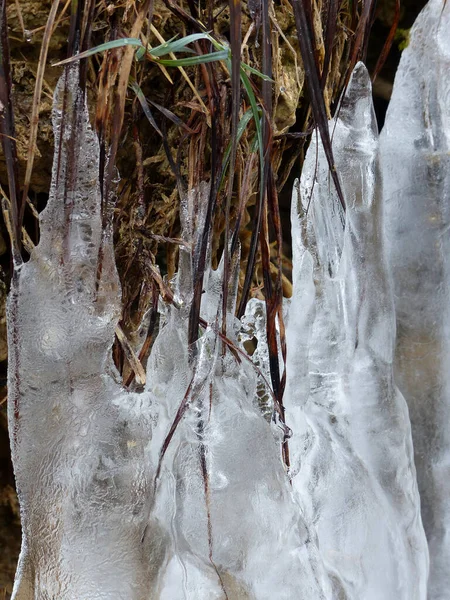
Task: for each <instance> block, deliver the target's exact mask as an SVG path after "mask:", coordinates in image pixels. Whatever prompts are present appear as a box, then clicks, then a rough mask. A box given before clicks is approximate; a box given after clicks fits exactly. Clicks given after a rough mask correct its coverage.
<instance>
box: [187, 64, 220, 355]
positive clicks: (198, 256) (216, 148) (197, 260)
mask: <svg viewBox="0 0 450 600" xmlns="http://www.w3.org/2000/svg"><path fill="white" fill-rule="evenodd" d="M201 67H202V73H203V78H204V81H205V87H206V90H207V93H208V96H209V106H210V111H211V182H210V189H209V198H208V206H207V209H206V216H205V222H204V226H203V229H202V231H201V234H200V236H199V241H198V244H197V245H196V248H194V256H193V290H194V293H193V299H192V305H191V310H190V313H189V330H188V343H189V345H190V346H191V347H192V348H193V344H194V343H195V342H196V341H197V339H198V327H199V318H200V304H201V299H202V292H203V278H204V274H205V268H206V255H207V251H208V244H209V241H210V239H211V232H212V222H213V214H214V210H215V207H216V204H217V190H218V182H219V172H220V160H221V150H220V146H221V144H220V141H221V140H220V139H219V130H218V127H219V124H218V114H219V108H220V95H219V90H218V88H217V83H216V81H215V77H214V74H213V69H212V65H211V64H208V65H201Z"/></svg>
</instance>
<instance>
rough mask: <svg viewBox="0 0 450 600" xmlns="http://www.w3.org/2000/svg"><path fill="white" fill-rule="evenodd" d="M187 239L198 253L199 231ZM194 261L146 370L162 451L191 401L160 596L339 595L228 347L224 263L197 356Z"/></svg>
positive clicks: (173, 476) (177, 448)
mask: <svg viewBox="0 0 450 600" xmlns="http://www.w3.org/2000/svg"><path fill="white" fill-rule="evenodd" d="M203 193H204V192H203ZM203 193H202V189H200V190H197V192H196V193H194V194H193V195H192V196H191V197H189V198H188V199H187V200H188V202H187V206H185V207H184V209H183V211H184V212H185V214H184V216H183V215H182V221H184V223H185V224H186V223H188V222H189V219H188V218H187V215H189V214H194V213H195V209H194V208H192V207H195V206H202V205H203V206H205V203H204V202H203V203H202V202H201V200H199V199H198V198H197V199H196V196H202V195H203ZM195 229H196V228H191V231H194V230H195ZM184 232H185V235H186V233H187V227H186V225H185V228H184ZM187 238H188V239H186V242H188V245H189V246H191V247H193V248H195V247H196V244H197V240H196V239H195V237H194V239H192V238H191V239H189V234H188V235H187ZM191 265H192V257H190V256H189V255H188V253H186V256H182V258H181V264H180V266H181V270H180V272H179V275H178V283H177V290H178V298H179V300H180V304H181V308H171V309H170V310H169V314H168V318H167V324H166V325H165V327H164V328H163V329H162V331H161V332H160V334H159V336H158V338H157V340H156V342H155V345H154V347H153V350H152V354H151V357H150V362H149V366H148V382H149V384H148V391H149V393H150V395H151V397H152V401H153V403H154V404H157V405H158V406H159V407H160V412H159V423H158V433H155V436H156V435H160V436H162V437H161V439H160V442H159V443H158V444H157V445H156V446H155V448H156V447H157V448H161V447H162V446H163V444H164V438H165V436H166V435H167V433H168V432H169V430H170V426H171V425H172V423H173V422H174V419H175V415H176V413H177V411H178V410H179V408H180V406H181V404H182V402H183V401H185V402H186V403H187V404H188V408H187V410H186V412H185V414H184V417H183V419H182V420H181V421H180V422H179V424H178V426H177V428H176V430H175V433H174V435H173V438H172V440H171V442H170V444H169V446H168V448H167V452H166V453H165V455H164V457H163V460H162V468H161V476H160V478H159V480H158V484H157V497H159V498H165V500H164V506H165V507H166V508H165V510H166V512H167V516H166V519H167V521H169V522H170V523H171V529H170V533H171V536H172V539H173V548H174V553H173V555H172V557H171V558H170V561H169V564H168V567H167V570H166V572H165V573H164V574H163V575H162V578H161V588H160V595H159V598H160V599H161V600H212V599H215V598H217V599H220V600H222V599H226V598H228V599H229V600H246V599H249V600H266V599H267V600H269V599H272V598H277V599H278V600H292V599H294V598H295V599H298V600H302V599H305V600H306V599H317V600H319V599H322V598H323V599H325V598H330V592H329V584H328V581H327V578H326V574H325V572H324V569H323V566H322V562H321V560H320V557H319V556H318V552H317V548H316V546H315V538H314V535H313V533H311V532H310V531H309V528H308V527H307V525H306V523H305V520H304V518H303V516H302V514H301V512H300V510H299V507H298V505H297V504H296V503H295V501H294V498H293V495H292V491H291V488H290V486H289V482H288V478H287V474H286V472H285V469H284V467H283V465H282V462H281V457H280V445H279V442H278V440H277V439H276V438H274V436H273V435H272V430H271V427H270V424H269V422H268V421H267V420H266V418H264V415H263V414H262V412H261V409H260V406H259V402H258V396H257V386H258V378H259V375H258V372H257V369H255V366H253V365H252V364H251V363H250V361H248V360H245V359H244V358H243V357H242V358H241V359H239V360H237V359H236V357H235V356H233V354H232V353H231V352H230V351H229V349H227V350H226V352H225V354H224V353H223V348H222V344H221V342H220V339H219V337H218V334H217V325H218V324H219V323H221V316H220V307H221V305H222V300H221V289H222V286H221V281H222V266H220V267H219V269H218V270H217V271H213V270H211V269H207V273H206V281H205V286H204V287H205V293H204V298H203V302H202V316H203V317H204V318H205V320H206V319H207V320H208V322H210V323H211V327H209V328H208V329H207V330H206V331H205V332H204V333H203V334H202V336H201V338H200V340H199V342H198V344H197V345H196V348H195V351H194V349H191V352H190V353H189V352H188V347H187V318H186V314H187V313H186V310H187V308H188V303H187V306H186V305H184V304H183V299H184V300H186V299H189V297H190V296H189V294H188V293H184V292H185V291H186V288H185V286H186V285H187V284H186V283H185V282H189V281H190V278H189V277H188V276H187V275H186V272H189V271H190V269H191ZM232 282H233V283H232V286H231V289H230V318H229V323H228V329H227V335H228V336H229V338H230V341H231V343H233V344H235V345H236V346H237V345H238V341H237V332H238V330H239V328H240V323H239V322H237V321H236V320H235V319H234V318H233V317H232V316H231V315H232V314H233V312H234V305H235V297H236V283H237V273H235V276H234V277H233V278H232ZM187 287H189V286H187ZM251 306H253V307H254V303H252V304H251ZM259 316H260V318H262V316H261V313H259ZM254 325H255V327H256V329H258V327H259V326H258V324H257V323H254Z"/></svg>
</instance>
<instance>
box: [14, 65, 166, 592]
mask: <svg viewBox="0 0 450 600" xmlns="http://www.w3.org/2000/svg"><path fill="white" fill-rule="evenodd" d="M63 105H64V111H63ZM53 125H54V131H55V160H54V167H53V176H52V185H51V194H50V199H49V202H48V206H47V208H46V209H45V211H44V213H43V214H42V217H41V241H40V243H39V245H38V246H37V247H36V248H35V250H34V251H33V253H32V255H31V258H30V260H29V262H28V263H26V264H24V265H23V266H22V268H21V270H20V272H19V274H18V278H17V279H18V280H16V281H15V283H14V286H13V289H12V292H11V295H10V298H9V306H8V311H9V342H10V345H11V347H13V348H14V350H13V352H11V354H10V364H9V386H10V390H11V400H12V401H11V402H10V403H9V411H10V413H9V418H10V425H11V437H12V451H13V461H14V468H15V474H16V481H17V488H18V493H19V499H20V505H21V516H22V527H23V543H22V551H21V554H20V559H19V567H18V572H17V577H16V583H15V587H14V593H13V598H14V599H15V600H31V599H37V598H39V600H45V599H49V600H50V599H52V600H54V599H56V598H57V599H58V600H62V599H64V600H81V599H82V598H83V599H84V598H89V599H92V600H94V599H99V600H100V599H105V600H106V599H108V600H114V599H117V600H119V599H124V600H125V599H126V600H130V599H133V598H135V599H136V600H141V599H142V598H143V597H144V591H147V590H148V589H149V585H150V584H149V582H151V580H152V568H153V565H154V564H155V561H156V559H155V561H153V562H152V563H151V562H150V561H149V553H151V552H152V549H151V548H150V549H149V548H145V547H144V546H143V545H142V544H141V538H142V536H143V532H144V528H145V526H146V524H147V520H148V519H147V517H148V508H147V507H146V504H147V503H148V498H149V497H150V494H149V489H151V488H150V481H149V471H148V468H145V464H144V455H145V449H146V446H147V444H148V442H149V438H150V433H151V423H150V419H149V417H150V414H151V407H150V406H149V405H146V403H145V398H140V397H138V396H136V395H133V394H128V393H126V392H125V391H124V390H123V389H122V388H121V387H120V385H119V384H118V383H117V382H116V379H115V373H114V369H113V366H112V364H111V360H110V355H111V351H110V350H111V345H112V342H113V339H114V329H115V326H116V324H117V321H118V318H119V314H120V287H119V282H118V277H117V273H116V270H115V265H114V256H113V248H112V240H111V237H110V233H109V232H108V231H107V232H106V235H104V236H103V242H102V223H101V212H100V207H101V197H100V188H99V184H98V173H99V145H98V141H97V139H96V137H95V135H94V133H93V131H92V129H91V127H90V125H89V119H88V112H87V109H86V106H85V99H84V95H83V94H82V92H81V91H80V89H79V87H78V77H77V70H76V68H70V69H68V70H66V73H65V75H64V76H63V77H62V79H61V80H60V81H59V83H58V86H57V89H56V93H55V104H54V109H53ZM99 257H100V260H101V261H102V269H101V272H100V270H99V269H98V261H99Z"/></svg>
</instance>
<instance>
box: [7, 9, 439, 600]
mask: <svg viewBox="0 0 450 600" xmlns="http://www.w3.org/2000/svg"><path fill="white" fill-rule="evenodd" d="M442 6H443V5H442V4H441V3H440V2H439V1H438V0H432V1H431V3H430V4H429V5H428V7H427V8H426V9H425V11H424V12H423V13H422V16H421V17H420V18H419V21H418V24H417V25H416V27H415V29H414V31H413V33H412V39H411V45H410V47H409V48H408V50H407V51H406V52H405V54H404V57H403V59H402V64H401V67H400V71H399V75H398V77H397V80H396V84H395V88H394V94H393V99H392V105H391V108H390V111H389V113H388V116H387V121H386V127H385V129H384V131H383V135H382V138H381V153H382V160H381V162H382V165H381V166H382V173H383V177H384V184H383V194H384V203H385V212H386V219H385V222H386V227H385V229H386V232H387V239H388V250H389V257H390V260H391V262H392V265H393V275H394V280H395V294H396V297H395V301H396V307H397V318H398V323H399V335H398V345H397V346H398V347H397V358H396V361H397V363H396V368H397V376H398V381H399V382H400V385H401V389H402V391H403V392H404V393H405V395H406V397H407V400H408V403H409V407H410V411H411V415H412V421H413V435H414V439H415V444H416V445H415V451H416V461H417V465H418V472H419V483H420V491H421V493H422V503H423V513H422V514H423V519H424V522H425V527H426V530H427V533H428V539H429V544H430V548H431V557H432V576H431V580H430V591H429V598H428V600H438V599H439V600H441V599H443V598H448V597H449V596H448V590H449V589H450V581H449V569H448V565H449V564H450V548H449V546H450V545H449V542H448V539H449V532H448V528H447V525H448V520H449V514H448V513H449V510H450V501H449V498H450V483H449V481H450V472H449V469H450V459H449V443H448V442H449V440H448V439H447V437H448V435H449V434H448V433H447V430H448V421H449V417H450V414H449V413H450V410H449V392H450V390H449V387H450V386H449V383H450V379H449V375H448V373H449V372H450V369H449V368H450V348H449V341H448V340H449V339H450V315H449V310H450V309H449V307H448V306H449V302H448V301H449V273H448V266H447V263H448V260H446V257H447V255H448V254H449V250H450V248H448V245H449V243H448V241H447V234H448V229H449V227H450V218H449V217H450V215H449V214H448V208H447V204H448V202H449V200H450V199H449V197H448V196H449V177H450V175H449V172H450V170H449V167H450V164H449V162H450V158H449V156H450V152H449V150H450V148H449V131H450V128H449V125H450V123H449V119H450V117H449V114H450V106H449V99H450V84H449V78H448V72H449V67H450V64H449V63H450V48H449V41H448V40H449V37H448V35H447V34H448V30H449V29H450V27H449V25H450V23H449V20H450V18H449V14H450V10H449V8H448V7H447V8H445V10H442ZM430 65H431V67H432V68H430ZM424 74H426V75H424ZM53 121H54V128H55V140H56V141H55V160H54V168H53V176H52V185H51V194H50V199H49V202H48V206H47V208H46V209H45V211H44V212H43V213H42V215H41V239H40V243H39V245H38V246H37V247H36V248H35V249H34V251H33V252H32V255H31V258H30V260H29V262H27V263H26V264H24V265H23V266H22V267H21V268H20V269H19V270H18V271H17V272H16V276H15V278H14V281H13V285H12V290H11V294H10V297H9V301H8V334H9V344H10V348H11V351H10V355H9V361H10V363H9V401H8V410H9V421H10V426H11V444H12V452H13V461H14V467H15V473H16V479H17V487H18V492H19V499H20V504H21V512H22V525H23V543H22V551H21V555H20V560H19V567H18V571H17V576H16V583H15V587H14V593H13V599H14V600H38V599H39V600H56V599H58V600H87V599H89V600H122V599H126V600H215V599H217V600H273V599H276V600H425V598H426V596H427V587H426V586H427V577H428V547H427V542H426V538H425V533H424V531H423V528H422V520H421V514H420V501H419V492H418V488H417V483H416V472H415V466H414V461H413V449H412V441H411V427H410V421H409V414H408V408H407V404H406V402H405V400H404V398H403V396H402V395H401V393H400V392H399V390H398V389H397V387H396V385H395V383H394V372H393V370H394V340H395V312H394V296H393V293H392V292H391V287H392V286H391V280H390V278H389V269H388V266H387V265H388V263H387V260H386V259H385V247H384V246H385V244H384V233H383V231H384V229H383V219H382V216H383V215H382V202H381V191H382V189H381V188H382V186H381V180H380V169H379V165H378V162H379V158H378V153H379V144H378V133H377V130H376V125H375V119H374V114H373V107H372V101H371V89H370V81H369V78H368V74H367V71H366V70H365V68H364V66H363V65H362V64H359V65H357V66H356V68H355V71H354V73H353V75H352V78H351V80H350V84H349V87H348V90H347V93H346V96H345V97H344V99H343V100H342V104H341V107H340V110H339V112H338V118H337V120H336V121H333V122H331V124H330V130H331V133H332V139H333V148H334V155H335V159H336V168H337V172H338V174H339V177H340V179H341V183H342V188H343V193H344V196H345V201H346V210H345V211H344V210H343V208H342V206H341V205H340V203H339V200H338V198H337V196H336V193H335V191H334V186H333V184H332V182H331V178H330V175H329V170H328V164H327V161H326V159H325V155H324V152H323V148H322V146H321V143H320V142H319V141H318V136H317V137H315V138H313V141H312V143H311V146H310V148H309V151H308V154H307V157H306V161H305V166H304V172H303V175H302V180H301V183H300V184H298V185H296V186H295V188H294V194H293V205H292V238H293V279H294V281H293V298H292V300H291V301H290V303H286V305H285V313H286V316H287V329H286V335H287V349H288V353H287V365H286V367H287V387H286V392H285V398H284V400H285V404H286V417H287V425H288V426H289V428H290V430H291V431H292V432H293V436H292V438H291V439H290V440H289V449H290V457H291V465H290V469H289V471H288V469H287V468H286V466H285V465H284V464H283V463H282V459H281V452H280V442H281V440H282V439H283V436H284V435H287V434H288V429H287V428H285V427H283V425H282V423H281V422H280V419H279V418H278V419H277V418H275V417H276V411H275V410H274V409H275V403H274V399H273V397H272V392H271V390H270V384H269V381H270V373H269V354H268V348H267V341H266V336H265V329H266V321H265V308H264V304H263V303H262V302H260V301H259V300H251V301H250V302H249V304H248V306H247V312H246V314H245V316H244V317H243V319H242V320H241V321H238V320H237V319H236V318H235V317H234V314H235V308H236V294H237V281H238V267H239V261H238V260H237V258H236V257H235V259H234V261H233V264H232V265H231V266H230V269H231V273H232V275H231V277H230V283H229V290H228V306H227V314H226V315H225V317H226V318H225V319H223V318H222V314H221V311H222V293H223V264H220V265H219V267H218V269H217V270H213V269H212V268H211V266H210V260H209V257H208V256H207V258H206V270H205V278H204V286H203V293H202V302H201V327H200V330H199V339H198V341H197V342H196V343H195V344H194V345H193V346H191V347H189V346H188V324H189V315H190V308H191V303H192V301H193V274H194V273H195V272H196V270H197V267H198V264H197V263H196V261H198V256H199V249H200V245H201V235H202V231H203V227H204V223H205V217H206V207H207V204H208V199H209V185H208V184H207V183H202V184H201V185H199V186H198V188H195V189H192V190H190V191H189V193H187V194H186V196H185V197H183V198H182V199H181V214H180V220H181V225H182V237H183V240H184V245H182V246H181V247H180V258H179V269H178V273H177V276H176V278H175V280H174V281H173V282H171V284H172V287H173V290H174V299H175V300H174V302H173V304H170V305H164V303H162V304H161V306H160V323H159V326H160V329H159V333H158V335H157V336H156V340H155V341H154V345H153V348H152V351H151V355H150V357H149V361H148V365H147V379H146V385H145V389H144V391H143V392H141V393H140V394H138V393H129V392H127V391H126V390H124V389H123V387H122V386H121V384H120V383H119V381H120V377H119V375H118V373H117V372H116V371H115V369H114V366H113V363H112V360H111V346H112V343H113V339H114V331H115V329H116V326H117V322H118V319H119V316H120V286H119V281H118V277H117V273H116V269H115V263H114V253H113V245H112V237H111V231H110V226H109V225H108V222H109V221H108V218H105V215H108V214H109V207H110V205H111V203H112V201H113V198H102V194H101V190H100V186H99V183H98V182H99V144H98V140H97V138H96V136H95V134H94V133H93V131H92V129H91V127H90V124H89V118H88V112H87V109H86V106H85V98H84V96H83V94H82V93H81V91H80V89H79V87H78V79H77V69H76V67H70V68H69V69H67V70H66V72H65V74H64V75H63V77H62V79H61V80H60V82H59V83H58V86H57V90H56V94H55V103H54V109H53ZM102 207H103V210H102ZM105 211H106V212H105ZM105 223H106V226H105ZM224 321H225V322H226V332H227V339H226V340H224V339H223V336H222V335H221V334H220V331H221V328H222V324H223V322H224ZM289 477H290V478H291V481H289ZM291 484H292V485H291Z"/></svg>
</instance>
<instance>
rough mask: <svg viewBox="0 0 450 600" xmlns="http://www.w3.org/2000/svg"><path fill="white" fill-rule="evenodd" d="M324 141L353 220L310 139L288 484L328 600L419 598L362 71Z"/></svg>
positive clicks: (297, 277)
mask: <svg viewBox="0 0 450 600" xmlns="http://www.w3.org/2000/svg"><path fill="white" fill-rule="evenodd" d="M330 133H331V134H332V138H333V149H334V156H335V160H336V169H337V172H338V174H339V178H340V181H341V183H342V187H343V193H344V197H345V202H346V212H345V215H344V214H343V211H342V209H341V206H340V203H339V200H338V198H337V194H336V192H335V189H334V186H333V183H332V180H331V177H330V175H329V170H328V166H327V162H326V158H325V154H324V151H323V148H322V146H321V144H320V143H319V147H317V143H316V142H315V141H314V137H313V143H312V144H311V146H310V148H309V150H308V153H307V157H306V161H305V165H304V170H303V174H302V179H301V183H300V186H299V187H298V186H297V187H295V188H294V194H293V201H292V237H293V279H294V295H293V298H292V302H291V306H290V309H289V316H288V322H287V346H288V354H287V357H288V358H287V374H288V382H287V389H286V397H285V403H286V418H287V423H288V425H289V426H290V427H291V428H292V429H293V432H294V434H293V437H292V439H291V440H290V450H291V458H292V476H293V486H294V490H295V491H296V493H297V495H298V496H299V498H300V499H301V502H302V503H303V504H304V505H305V507H306V515H307V517H308V518H309V519H310V520H311V521H312V522H313V523H314V525H315V527H316V531H317V536H318V543H319V550H320V553H321V556H322V558H323V560H324V562H325V564H326V566H327V568H328V570H329V573H330V576H331V577H332V580H333V582H334V596H333V597H336V598H346V599H348V600H380V599H383V600H400V599H403V600H423V599H424V598H425V586H426V580H427V569H428V553H427V547H426V541H425V537H424V532H423V529H422V524H421V519H420V508H419V507H420V502H419V495H418V491H417V485H416V479H415V468H414V464H413V453H412V444H411V431H410V424H409V418H408V410H407V407H406V404H405V401H404V399H403V397H402V396H401V394H400V393H399V391H398V389H397V388H396V386H395V384H394V380H393V350H394V336H395V318H394V307H393V302H392V294H391V290H390V285H389V280H388V278H387V268H386V262H385V258H384V249H383V242H382V229H381V215H380V212H381V195H380V191H381V190H380V185H379V179H378V170H377V159H378V140H377V138H378V135H377V128H376V122H375V116H374V112H373V106H372V98H371V86H370V80H369V76H368V73H367V71H366V69H365V67H364V66H363V65H362V64H361V63H360V64H358V65H357V66H356V68H355V70H354V72H353V74H352V77H351V80H350V83H349V86H348V89H347V92H346V96H345V97H344V99H343V101H342V104H341V108H340V110H339V111H338V118H337V120H336V121H334V122H331V124H330ZM343 221H345V228H344V227H343V225H342V222H343Z"/></svg>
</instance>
